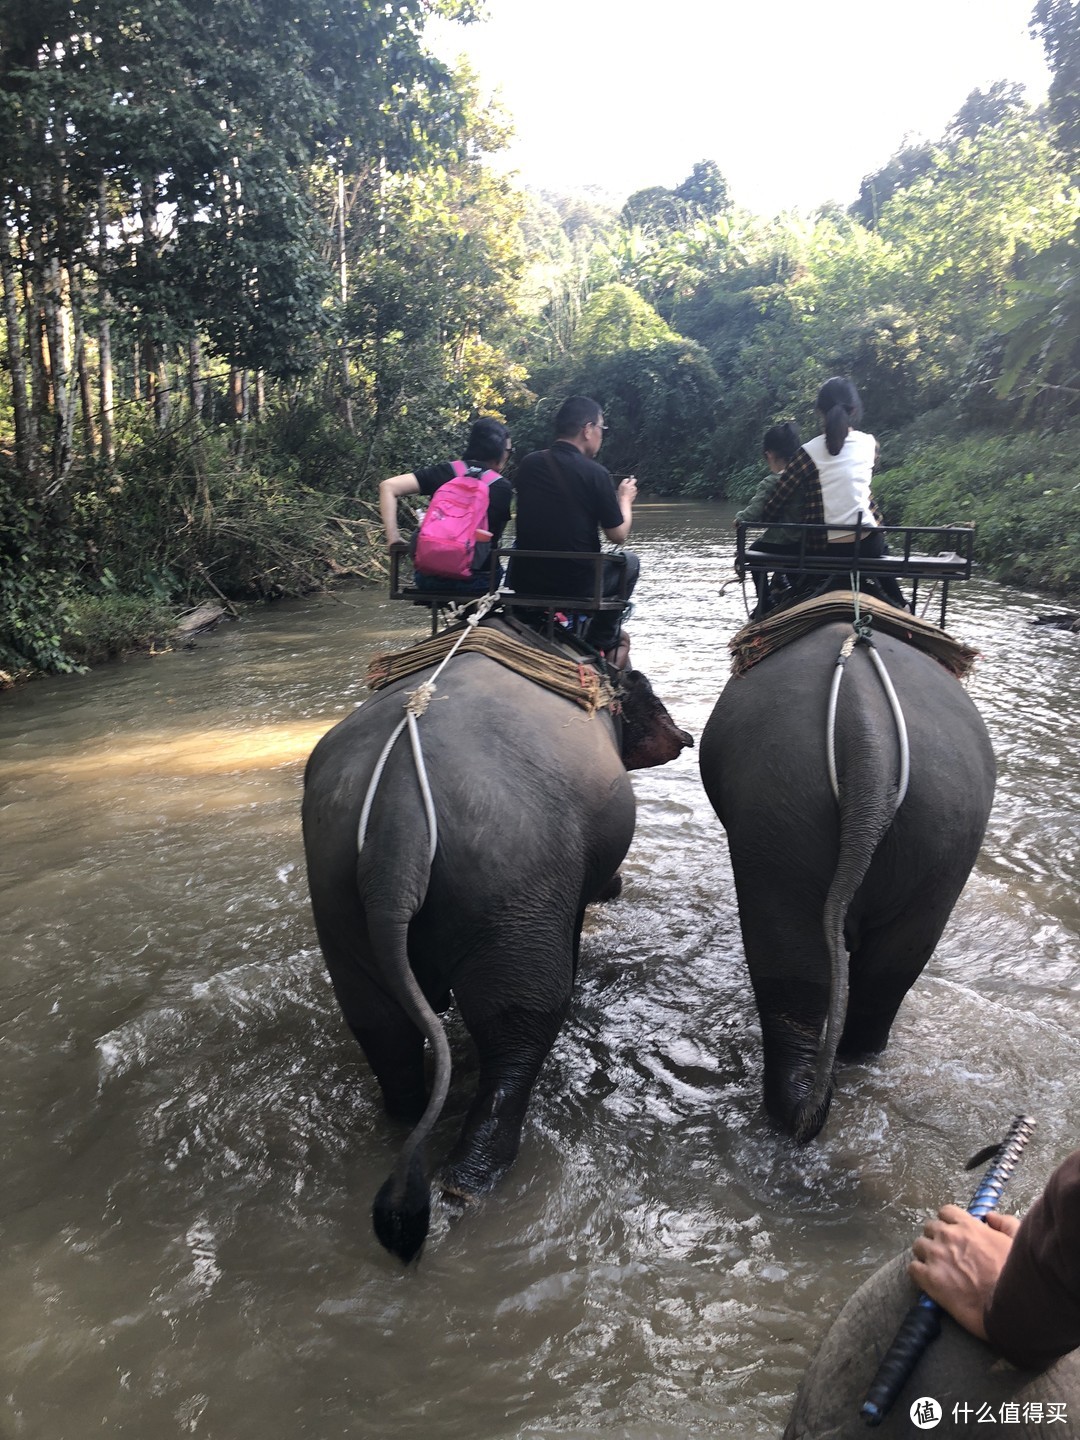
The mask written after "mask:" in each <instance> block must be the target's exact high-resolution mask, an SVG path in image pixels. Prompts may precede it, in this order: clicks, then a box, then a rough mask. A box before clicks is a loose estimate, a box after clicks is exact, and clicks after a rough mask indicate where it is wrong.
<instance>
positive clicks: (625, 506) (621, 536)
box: [604, 475, 637, 545]
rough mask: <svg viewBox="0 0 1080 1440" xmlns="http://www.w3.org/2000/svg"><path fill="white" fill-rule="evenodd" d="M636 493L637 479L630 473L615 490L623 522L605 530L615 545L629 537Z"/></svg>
mask: <svg viewBox="0 0 1080 1440" xmlns="http://www.w3.org/2000/svg"><path fill="white" fill-rule="evenodd" d="M636 495H637V480H636V478H635V477H634V476H633V475H628V476H627V477H626V479H625V480H621V481H620V482H619V488H618V489H617V490H616V492H615V498H616V499H617V500H618V502H619V510H620V511H621V513H622V517H623V518H622V524H621V525H616V526H614V527H613V528H612V529H611V530H605V531H604V534H605V535H606V536H607V538H608V539H609V540H610V541H611V542H612V543H613V544H615V545H621V544H622V543H623V541H624V540H627V539H629V536H630V526H631V525H632V524H633V521H634V497H635V496H636Z"/></svg>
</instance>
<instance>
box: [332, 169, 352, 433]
mask: <svg viewBox="0 0 1080 1440" xmlns="http://www.w3.org/2000/svg"><path fill="white" fill-rule="evenodd" d="M337 242H338V280H339V283H340V286H341V309H342V314H344V311H345V307H346V306H347V305H348V303H349V264H348V256H347V253H346V250H345V172H344V170H342V169H341V168H340V166H339V168H338V182H337ZM341 393H342V397H343V399H344V401H345V424H346V425H347V426H348V428H349V434H350V435H355V434H356V424H355V422H354V420H353V407H352V381H351V377H350V375H349V342H348V336H347V335H346V334H345V333H344V327H343V330H342V336H341Z"/></svg>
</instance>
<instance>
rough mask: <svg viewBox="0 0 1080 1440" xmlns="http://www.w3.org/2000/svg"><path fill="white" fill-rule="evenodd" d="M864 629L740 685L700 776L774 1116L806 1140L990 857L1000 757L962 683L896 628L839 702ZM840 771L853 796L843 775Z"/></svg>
mask: <svg viewBox="0 0 1080 1440" xmlns="http://www.w3.org/2000/svg"><path fill="white" fill-rule="evenodd" d="M852 635H853V631H852V627H851V624H850V623H845V622H834V623H830V624H826V625H823V626H822V627H821V628H819V629H817V630H814V631H812V632H810V633H809V634H806V635H803V636H802V637H801V638H799V639H797V640H795V641H793V642H792V643H791V644H789V645H787V646H785V647H784V648H782V649H779V650H777V651H775V652H774V653H772V654H770V655H768V656H767V657H766V658H765V659H763V660H761V661H760V662H759V663H757V664H756V665H754V666H753V667H752V668H751V669H749V670H748V671H747V672H746V673H745V674H743V675H740V676H737V677H735V678H733V679H731V680H730V681H729V682H728V684H727V685H726V687H725V688H724V690H723V692H722V694H721V696H720V698H719V700H718V701H717V703H716V706H715V708H714V709H713V712H712V715H711V717H710V719H709V722H708V724H707V726H706V728H705V731H704V734H703V735H702V738H701V748H700V763H701V775H702V780H703V782H704V785H705V789H706V792H707V793H708V796H709V799H710V801H711V802H712V805H713V808H714V809H715V811H716V813H717V815H718V816H719V817H720V820H721V821H722V823H723V825H724V828H725V829H726V831H727V835H728V842H729V845H730V849H731V862H732V867H733V869H734V874H735V887H736V891H737V894H738V901H739V918H740V922H741V926H742V936H743V947H744V950H745V952H746V961H747V965H748V968H749V971H750V978H751V982H752V984H753V988H754V996H755V999H756V1002H757V1008H758V1012H759V1015H760V1017H761V1030H762V1044H763V1050H764V1069H765V1076H764V1089H765V1107H766V1110H767V1111H768V1113H769V1115H770V1116H771V1117H772V1119H773V1120H774V1121H775V1122H776V1123H777V1124H778V1125H779V1126H781V1127H782V1128H783V1129H784V1130H786V1131H787V1132H788V1133H789V1134H791V1135H793V1136H794V1137H795V1138H796V1139H797V1140H798V1141H800V1142H803V1141H808V1140H812V1139H813V1138H814V1136H815V1135H816V1134H817V1133H818V1132H819V1130H820V1129H821V1127H822V1125H823V1124H824V1123H825V1118H826V1116H827V1114H828V1110H829V1103H830V1101H831V1098H832V1093H833V1070H834V1064H835V1061H836V1058H837V1056H838V1055H839V1056H840V1057H841V1058H845V1059H854V1058H856V1057H858V1056H861V1055H867V1054H871V1053H874V1052H877V1051H880V1050H882V1049H883V1048H884V1046H885V1044H886V1042H887V1040H888V1038H889V1030H890V1028H891V1026H892V1023H893V1020H894V1018H895V1016H896V1012H897V1010H898V1008H899V1006H900V1003H901V1001H902V1000H903V998H904V996H905V994H906V993H907V991H908V990H909V989H910V987H911V986H912V985H913V984H914V982H915V980H916V979H917V977H918V975H919V973H920V972H921V970H922V969H923V967H924V965H925V964H926V962H927V961H928V960H929V958H930V956H931V954H932V953H933V950H934V947H935V945H936V944H937V942H938V939H939V938H940V936H941V932H942V930H943V929H944V927H945V922H946V921H947V920H948V917H949V914H950V912H951V910H952V907H953V905H954V903H955V901H956V898H957V896H958V895H959V893H960V891H961V889H962V888H963V885H964V882H965V880H966V879H967V876H968V873H969V871H970V870H971V867H972V865H973V864H974V863H975V857H976V855H977V854H978V850H979V846H980V844H981V843H982V837H983V833H984V831H985V828H986V822H987V819H988V817H989V814H990V805H991V801H992V799H993V793H994V774H995V770H994V755H993V751H992V749H991V746H990V740H989V737H988V735H987V733H986V727H985V726H984V724H983V722H982V719H981V717H980V716H979V713H978V711H977V710H976V709H975V706H974V704H973V703H972V701H971V699H970V697H969V696H968V694H967V692H966V691H965V690H964V688H963V686H962V685H961V683H960V682H959V681H958V680H957V679H956V678H955V676H954V675H953V674H952V673H951V672H950V671H949V670H948V669H946V668H945V666H944V665H942V664H940V663H939V662H938V661H937V660H936V659H933V658H931V656H930V655H928V654H926V653H924V652H922V651H920V650H917V649H915V648H914V647H913V646H912V645H909V644H907V643H905V642H904V641H902V640H899V639H895V638H892V637H890V636H889V635H885V634H879V635H877V636H876V638H875V640H874V645H875V646H876V651H877V654H878V656H879V657H880V659H881V661H882V662H883V664H884V668H885V670H886V672H887V676H888V677H889V679H890V681H891V685H892V687H893V689H894V692H895V695H896V697H897V700H898V702H899V707H900V709H901V711H902V714H903V717H904V721H905V722H906V731H907V738H908V745H909V748H910V781H909V784H908V786H907V793H906V795H905V796H904V797H903V802H902V804H901V805H900V807H899V809H897V798H898V793H899V792H898V786H899V783H900V774H901V769H902V764H903V760H902V756H901V753H900V740H899V738H898V736H899V733H900V730H899V727H898V725H897V722H896V717H895V715H894V711H893V707H892V705H891V703H890V701H889V699H888V695H887V688H886V685H885V683H883V681H882V679H881V676H880V675H879V673H878V671H877V669H876V668H875V665H874V663H872V658H873V657H872V656H871V654H870V651H869V648H868V647H867V646H866V645H863V644H858V645H856V646H855V650H854V653H853V654H852V655H851V657H850V659H848V661H847V663H846V667H845V668H844V674H843V682H842V684H840V686H839V690H838V692H837V693H836V702H835V732H834V740H833V743H832V745H831V746H830V745H829V743H827V734H828V730H829V724H828V715H829V709H830V693H831V691H832V687H833V677H834V672H835V671H836V669H837V661H838V657H839V654H840V650H841V646H842V645H843V643H844V641H845V639H848V638H849V637H851V636H852ZM830 749H831V753H832V754H833V756H834V761H835V779H836V782H837V786H838V793H839V802H838V801H837V798H836V796H835V794H834V791H833V788H832V784H831V782H830V777H829V765H828V754H829V752H830Z"/></svg>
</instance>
